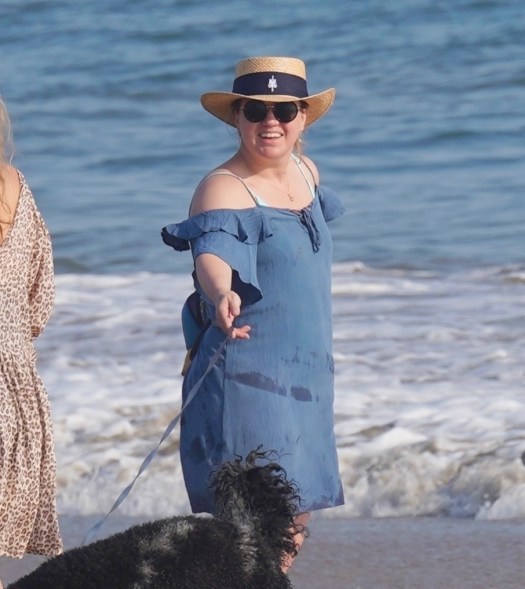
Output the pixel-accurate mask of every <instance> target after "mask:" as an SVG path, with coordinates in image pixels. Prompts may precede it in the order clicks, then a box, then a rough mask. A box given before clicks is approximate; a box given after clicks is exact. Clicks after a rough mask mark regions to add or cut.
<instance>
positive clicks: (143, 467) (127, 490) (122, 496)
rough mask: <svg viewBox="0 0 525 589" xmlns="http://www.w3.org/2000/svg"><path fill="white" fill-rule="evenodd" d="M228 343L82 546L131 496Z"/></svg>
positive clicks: (218, 351) (214, 357) (217, 351)
mask: <svg viewBox="0 0 525 589" xmlns="http://www.w3.org/2000/svg"><path fill="white" fill-rule="evenodd" d="M227 341H228V338H226V339H225V340H224V341H223V342H222V343H221V345H220V346H219V347H218V348H217V350H216V351H215V354H213V356H212V357H211V360H210V362H209V364H208V366H207V368H206V370H205V371H204V374H203V375H202V376H201V377H200V378H199V380H198V381H197V382H196V383H195V384H194V385H193V387H192V388H191V390H190V392H189V393H188V396H187V398H186V402H185V403H184V404H183V405H182V407H181V410H180V411H179V413H178V414H177V415H176V416H175V417H174V418H173V419H172V420H171V421H170V423H169V424H168V427H167V428H166V429H165V430H164V433H163V434H162V437H161V438H160V440H159V443H158V444H157V445H156V446H155V448H153V450H152V451H151V452H150V453H149V454H148V455H147V456H146V458H145V459H144V461H143V463H142V465H141V466H140V468H139V470H138V472H137V474H136V475H135V478H134V479H133V480H132V481H131V483H130V484H129V485H128V486H127V487H126V488H125V489H124V490H123V491H122V492H121V493H120V495H119V496H118V499H117V500H116V501H115V503H113V507H112V508H111V509H110V510H109V511H108V513H107V514H106V515H105V516H104V517H103V518H102V519H101V520H100V521H98V522H97V523H96V524H95V525H94V526H93V527H92V528H91V529H90V530H89V531H88V533H87V534H86V535H85V536H84V539H83V540H82V543H81V544H80V545H81V546H84V545H85V544H88V543H89V542H91V540H92V539H93V537H94V536H95V534H96V533H97V532H98V531H99V530H100V528H101V527H102V526H103V525H104V523H105V521H106V520H107V519H108V517H109V516H110V515H111V514H112V513H113V512H114V511H115V510H116V509H117V507H118V506H119V505H120V504H121V503H122V502H123V501H124V499H126V497H127V496H128V495H129V493H130V491H131V489H132V488H133V486H134V485H135V483H136V482H137V479H138V478H139V476H140V475H141V474H142V473H143V472H144V471H145V470H146V469H147V468H148V466H149V465H150V462H151V461H152V460H153V458H155V456H156V454H157V452H158V451H159V448H160V446H161V444H162V442H164V440H165V439H166V438H167V437H168V436H169V435H170V434H171V432H172V431H173V428H174V427H175V426H176V425H177V423H179V421H180V418H181V416H182V412H183V411H184V409H186V407H187V406H188V405H189V404H190V403H191V402H192V400H193V398H194V397H195V395H196V394H197V391H198V390H199V388H200V387H201V385H202V382H203V381H204V379H205V378H206V376H207V375H208V373H209V372H210V371H211V369H212V368H213V367H214V366H215V364H216V363H217V361H218V359H219V357H220V355H221V354H222V351H223V349H224V346H225V345H226V342H227Z"/></svg>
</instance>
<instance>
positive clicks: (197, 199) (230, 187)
mask: <svg viewBox="0 0 525 589" xmlns="http://www.w3.org/2000/svg"><path fill="white" fill-rule="evenodd" d="M254 204H255V203H254V201H253V199H252V197H251V196H250V193H249V192H248V189H247V188H246V186H245V184H244V182H243V180H241V179H240V178H239V177H238V176H236V175H235V174H233V173H232V172H231V171H229V170H228V169H226V168H217V169H215V170H213V171H212V172H210V173H209V174H208V175H207V176H205V177H204V178H203V179H202V180H201V182H200V183H199V185H198V186H197V189H196V190H195V194H194V195H193V199H192V201H191V207H190V214H191V215H197V214H199V213H203V212H205V211H211V210H214V209H246V208H249V207H253V206H254Z"/></svg>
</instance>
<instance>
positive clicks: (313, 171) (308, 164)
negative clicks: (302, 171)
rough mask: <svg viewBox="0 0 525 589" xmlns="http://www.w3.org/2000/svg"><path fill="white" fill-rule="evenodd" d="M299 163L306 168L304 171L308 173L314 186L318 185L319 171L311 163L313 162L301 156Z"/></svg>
mask: <svg viewBox="0 0 525 589" xmlns="http://www.w3.org/2000/svg"><path fill="white" fill-rule="evenodd" d="M300 161H301V163H302V164H303V165H304V166H305V167H306V169H307V170H308V171H309V172H310V174H311V176H312V178H313V179H314V182H315V184H319V171H318V169H317V166H316V165H315V163H314V162H313V160H312V159H310V158H309V157H307V156H305V155H302V156H301V157H300Z"/></svg>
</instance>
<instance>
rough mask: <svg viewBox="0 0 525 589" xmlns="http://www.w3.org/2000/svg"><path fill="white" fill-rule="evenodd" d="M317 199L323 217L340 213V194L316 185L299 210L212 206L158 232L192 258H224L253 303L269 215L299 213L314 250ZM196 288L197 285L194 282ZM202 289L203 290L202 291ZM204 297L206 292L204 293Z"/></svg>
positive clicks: (258, 294) (236, 285) (236, 287)
mask: <svg viewBox="0 0 525 589" xmlns="http://www.w3.org/2000/svg"><path fill="white" fill-rule="evenodd" d="M317 200H318V202H319V204H320V206H321V211H322V213H323V217H324V219H325V220H326V221H331V220H333V219H335V218H336V217H338V216H339V215H341V214H343V212H344V207H343V205H342V203H341V201H340V200H339V197H338V196H337V195H336V194H335V192H333V191H332V190H330V189H329V188H324V187H318V188H317V191H316V200H315V201H314V202H313V203H312V204H311V205H310V207H305V208H304V209H302V210H301V211H292V210H288V209H275V208H273V207H253V208H249V209H214V210H211V211H206V212H204V213H199V214H198V215H194V216H193V217H190V218H189V219H186V220H185V221H182V222H180V223H173V224H171V225H167V226H166V227H164V228H163V229H162V231H161V235H162V239H163V241H164V243H165V244H166V245H168V246H170V247H172V248H173V249H175V250H177V251H180V252H183V251H187V250H189V249H191V250H192V253H193V258H194V259H195V258H197V257H198V256H200V255H201V254H204V253H211V254H214V255H216V256H218V257H219V258H221V259H222V260H224V261H225V262H226V263H227V264H228V265H229V266H230V267H231V268H232V270H233V288H234V290H235V291H236V292H237V293H238V294H239V296H240V297H241V299H242V300H243V303H244V304H252V303H255V302H257V301H258V300H260V299H261V298H262V296H263V293H262V291H261V288H260V286H259V280H258V278H257V246H258V245H259V244H260V243H262V242H263V241H265V240H266V239H268V238H269V237H271V236H272V235H273V229H272V220H271V214H272V213H275V212H276V211H277V212H281V213H283V214H293V215H296V214H298V215H299V216H300V217H301V219H302V217H305V218H306V220H305V221H302V222H303V225H305V227H306V228H307V229H308V230H309V232H310V235H311V239H312V240H313V242H312V243H313V246H314V249H318V247H319V244H318V243H317V240H318V236H317V230H316V228H315V225H314V224H313V222H310V223H307V222H306V221H308V220H309V219H310V218H311V214H310V213H311V209H312V208H313V207H314V206H316V204H317V203H316V201H317ZM195 286H196V288H197V289H198V290H200V289H199V285H198V283H197V282H196V284H195ZM201 292H202V291H201ZM202 294H203V295H204V293H202ZM204 296H205V295H204Z"/></svg>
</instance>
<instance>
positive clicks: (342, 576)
mask: <svg viewBox="0 0 525 589" xmlns="http://www.w3.org/2000/svg"><path fill="white" fill-rule="evenodd" d="M97 521H98V518H96V517H71V516H65V517H62V518H61V520H60V523H61V529H62V534H63V537H64V543H65V545H66V547H68V548H69V547H73V546H77V545H78V544H79V543H80V542H81V541H82V538H83V537H84V535H85V534H86V533H87V531H88V530H89V529H90V528H91V526H92V525H94V524H95V523H96V522H97ZM142 521H144V519H138V518H136V519H133V518H129V517H123V516H118V515H116V514H113V515H112V516H111V517H110V518H109V519H108V520H107V521H106V523H105V524H104V527H103V528H102V530H101V531H100V533H99V534H98V535H97V539H98V538H101V537H104V536H107V535H109V534H112V533H114V532H117V531H120V530H123V529H126V528H127V527H129V526H130V525H133V524H134V523H140V522H142ZM42 561H43V558H42V557H37V556H26V557H24V558H23V559H21V560H13V559H5V558H0V573H1V574H0V577H1V578H2V579H3V581H4V583H9V582H13V581H14V580H16V579H17V578H19V577H21V576H22V575H24V574H27V573H28V572H29V571H31V570H32V569H33V568H35V567H36V566H38V564H39V563H41V562H42ZM290 578H291V580H292V582H293V584H294V586H295V587H296V588H297V589H301V588H305V589H443V588H447V589H523V588H524V587H525V521H518V520H507V521H473V520H459V519H447V518H393V519H346V518H335V517H324V516H316V515H315V514H314V517H313V518H312V520H311V525H310V538H308V539H307V540H306V542H305V545H304V548H303V550H302V551H301V554H300V556H299V557H298V558H297V561H296V564H295V566H294V568H293V569H292V571H291V573H290ZM101 589H104V588H101ZM225 589H226V588H225Z"/></svg>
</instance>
